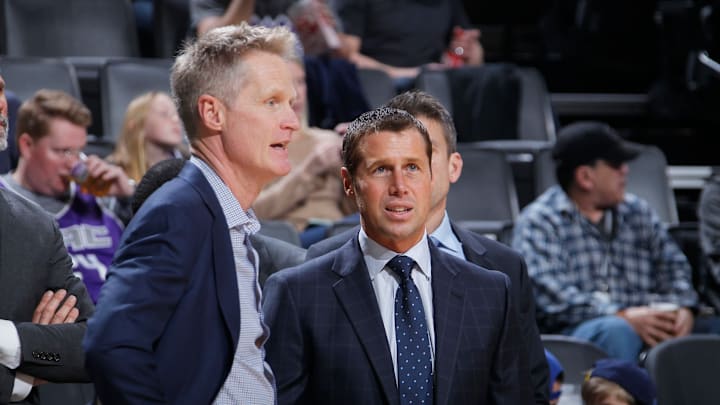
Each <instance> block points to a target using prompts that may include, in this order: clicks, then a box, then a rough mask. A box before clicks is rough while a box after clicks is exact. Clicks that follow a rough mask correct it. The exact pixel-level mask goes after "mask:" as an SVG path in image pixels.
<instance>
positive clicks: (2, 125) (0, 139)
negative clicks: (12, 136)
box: [0, 114, 8, 152]
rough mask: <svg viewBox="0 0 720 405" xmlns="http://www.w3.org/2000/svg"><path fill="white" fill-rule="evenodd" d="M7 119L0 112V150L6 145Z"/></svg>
mask: <svg viewBox="0 0 720 405" xmlns="http://www.w3.org/2000/svg"><path fill="white" fill-rule="evenodd" d="M7 135H8V120H7V117H6V116H4V115H2V114H0V152H2V151H4V150H5V149H6V148H7V146H8V142H7Z"/></svg>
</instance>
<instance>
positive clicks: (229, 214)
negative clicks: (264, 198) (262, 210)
mask: <svg viewBox="0 0 720 405" xmlns="http://www.w3.org/2000/svg"><path fill="white" fill-rule="evenodd" d="M190 163H192V164H194V165H195V166H197V167H198V169H200V171H201V172H202V174H203V176H205V178H206V179H207V181H208V182H209V183H210V187H212V189H213V191H214V192H215V196H216V197H217V199H218V202H219V203H220V207H221V208H222V211H223V214H224V215H225V220H226V221H227V224H228V229H233V228H238V229H242V230H243V231H244V232H246V233H249V234H253V233H256V232H257V231H259V230H260V222H259V221H258V219H257V217H256V216H255V213H254V212H253V210H252V209H249V210H247V211H245V210H244V209H243V207H242V206H241V205H240V201H238V200H237V198H235V195H234V194H233V193H232V191H230V188H229V187H228V186H227V185H226V184H225V183H224V182H223V181H222V179H221V178H220V176H218V175H217V173H215V170H213V169H212V168H211V167H210V166H209V165H208V164H207V163H205V161H203V160H202V159H200V158H198V157H196V156H194V155H193V156H191V157H190Z"/></svg>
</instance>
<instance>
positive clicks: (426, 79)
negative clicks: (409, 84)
mask: <svg viewBox="0 0 720 405" xmlns="http://www.w3.org/2000/svg"><path fill="white" fill-rule="evenodd" d="M415 87H417V88H418V89H420V90H423V91H425V92H427V93H429V94H431V95H433V96H434V97H435V98H437V99H438V100H439V101H440V103H441V104H442V105H443V106H444V107H445V108H446V109H447V110H448V112H449V113H450V115H452V113H453V102H452V94H451V91H450V83H448V78H447V76H446V75H445V72H443V71H439V70H423V71H422V72H420V74H419V75H418V76H417V79H416V80H415Z"/></svg>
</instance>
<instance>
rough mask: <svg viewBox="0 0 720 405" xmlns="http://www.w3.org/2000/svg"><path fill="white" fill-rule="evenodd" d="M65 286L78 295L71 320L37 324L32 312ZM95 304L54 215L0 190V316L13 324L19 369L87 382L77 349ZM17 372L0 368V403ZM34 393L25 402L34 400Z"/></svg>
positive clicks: (47, 377) (45, 376)
mask: <svg viewBox="0 0 720 405" xmlns="http://www.w3.org/2000/svg"><path fill="white" fill-rule="evenodd" d="M61 288H64V289H66V290H67V291H68V292H69V293H70V294H73V295H75V296H76V297H77V299H78V303H77V308H78V309H79V310H80V317H79V318H78V321H77V322H76V323H73V324H61V325H36V324H33V323H31V320H32V314H33V311H34V310H35V307H36V306H37V303H38V302H40V298H41V296H42V294H43V293H44V292H45V291H47V290H57V289H61ZM92 313H93V304H92V300H90V297H89V295H88V294H87V291H86V290H85V285H84V284H83V283H82V281H81V280H80V279H78V278H77V277H75V276H73V274H72V262H71V260H70V257H69V256H68V254H67V251H66V249H65V245H64V243H63V239H62V235H61V234H60V231H59V230H58V228H57V226H56V224H55V221H54V220H53V218H52V217H51V216H50V215H48V214H47V213H46V212H45V211H43V210H42V209H41V208H40V207H39V206H37V205H35V204H34V203H31V202H29V201H27V200H25V199H24V198H22V197H20V196H18V195H16V194H14V193H12V192H10V191H7V190H4V189H0V319H6V320H10V321H13V322H15V326H16V328H17V331H18V335H19V337H20V344H21V346H22V354H21V356H22V357H21V362H20V367H19V368H18V369H17V371H20V372H23V373H25V374H29V375H32V376H35V377H39V378H42V379H44V380H47V381H55V382H85V381H89V378H88V376H87V374H86V372H85V368H84V357H85V356H84V354H83V351H82V347H81V342H82V338H83V335H84V334H85V327H86V326H85V320H86V319H87V318H88V317H89V316H90V315H92ZM14 379H15V372H14V371H13V370H9V369H7V368H6V367H4V366H0V403H6V402H8V401H9V399H10V394H11V393H12V387H13V384H14ZM36 398H37V397H36V393H35V392H33V393H31V394H30V396H29V397H28V398H27V399H26V403H34V402H35V401H36Z"/></svg>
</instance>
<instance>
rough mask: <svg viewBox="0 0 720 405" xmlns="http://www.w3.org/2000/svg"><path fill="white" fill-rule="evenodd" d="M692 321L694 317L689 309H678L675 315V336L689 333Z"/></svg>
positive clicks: (693, 321)
mask: <svg viewBox="0 0 720 405" xmlns="http://www.w3.org/2000/svg"><path fill="white" fill-rule="evenodd" d="M694 323H695V319H694V318H693V314H692V312H690V310H689V309H687V308H680V309H678V310H677V316H676V317H675V337H680V336H687V335H689V334H690V332H691V331H692V328H693V324H694Z"/></svg>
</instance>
